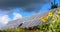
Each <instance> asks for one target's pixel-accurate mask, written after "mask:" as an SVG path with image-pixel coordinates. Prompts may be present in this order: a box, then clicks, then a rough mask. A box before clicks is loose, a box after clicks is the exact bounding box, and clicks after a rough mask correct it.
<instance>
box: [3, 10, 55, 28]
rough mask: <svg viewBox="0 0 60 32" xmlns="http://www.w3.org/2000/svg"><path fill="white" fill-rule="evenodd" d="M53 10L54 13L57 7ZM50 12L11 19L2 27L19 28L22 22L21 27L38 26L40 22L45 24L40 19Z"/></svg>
mask: <svg viewBox="0 0 60 32" xmlns="http://www.w3.org/2000/svg"><path fill="white" fill-rule="evenodd" d="M51 11H52V12H53V13H54V12H55V9H52V10H51ZM48 12H49V11H48ZM48 12H44V13H41V14H34V15H32V16H31V17H25V18H22V19H17V20H14V21H10V22H9V23H8V24H7V25H6V26H4V27H2V29H7V28H17V27H19V25H20V24H21V23H23V24H22V25H21V26H20V27H21V28H29V27H33V26H37V25H39V24H43V22H42V21H41V20H40V18H41V16H47V14H48Z"/></svg>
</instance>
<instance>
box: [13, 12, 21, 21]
mask: <svg viewBox="0 0 60 32" xmlns="http://www.w3.org/2000/svg"><path fill="white" fill-rule="evenodd" d="M13 15H14V18H13V20H16V19H20V18H22V15H21V14H19V13H15V12H14V13H13Z"/></svg>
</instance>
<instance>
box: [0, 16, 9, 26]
mask: <svg viewBox="0 0 60 32" xmlns="http://www.w3.org/2000/svg"><path fill="white" fill-rule="evenodd" d="M8 21H10V19H9V17H8V15H4V16H0V24H2V25H5V24H7V23H8Z"/></svg>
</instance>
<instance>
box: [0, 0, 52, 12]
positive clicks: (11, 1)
mask: <svg viewBox="0 0 60 32" xmlns="http://www.w3.org/2000/svg"><path fill="white" fill-rule="evenodd" d="M50 2H51V1H50V0H0V9H2V11H3V10H4V11H7V10H8V11H10V10H11V9H13V8H22V9H23V11H25V12H31V11H38V10H39V9H40V8H41V7H42V6H43V5H44V4H47V3H50Z"/></svg>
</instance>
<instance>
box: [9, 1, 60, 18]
mask: <svg viewBox="0 0 60 32" xmlns="http://www.w3.org/2000/svg"><path fill="white" fill-rule="evenodd" d="M52 2H53V1H52ZM56 3H58V4H59V5H60V0H56ZM50 6H51V5H50V4H45V5H44V6H43V7H42V8H41V9H40V10H39V12H38V13H42V12H45V11H48V9H50ZM14 12H16V13H19V14H21V15H22V16H23V17H25V16H31V15H32V14H36V13H35V12H31V13H27V12H21V11H19V9H18V8H16V9H14ZM9 17H10V18H11V19H12V18H13V17H14V16H13V14H9Z"/></svg>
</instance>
